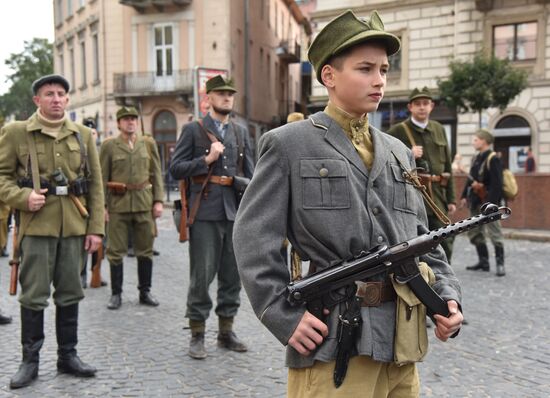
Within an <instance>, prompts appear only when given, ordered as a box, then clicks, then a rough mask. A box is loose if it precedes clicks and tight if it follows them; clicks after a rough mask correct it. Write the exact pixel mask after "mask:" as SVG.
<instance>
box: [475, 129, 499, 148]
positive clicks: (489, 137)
mask: <svg viewBox="0 0 550 398" xmlns="http://www.w3.org/2000/svg"><path fill="white" fill-rule="evenodd" d="M475 135H476V137H477V138H481V139H482V140H485V142H486V143H487V144H489V145H490V144H492V143H493V142H495V137H494V136H493V134H491V132H490V131H489V130H487V129H479V130H477V131H476V133H475Z"/></svg>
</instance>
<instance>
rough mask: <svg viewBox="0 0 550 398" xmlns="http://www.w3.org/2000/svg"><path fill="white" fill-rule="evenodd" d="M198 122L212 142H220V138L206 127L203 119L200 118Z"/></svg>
mask: <svg viewBox="0 0 550 398" xmlns="http://www.w3.org/2000/svg"><path fill="white" fill-rule="evenodd" d="M197 123H198V124H199V126H200V128H201V130H202V132H203V133H204V134H206V136H207V137H208V139H209V140H210V141H211V142H218V141H219V140H218V139H217V138H216V136H215V135H214V134H213V133H211V132H210V131H209V130H208V129H207V128H206V127H204V124H203V122H202V119H199V120H197Z"/></svg>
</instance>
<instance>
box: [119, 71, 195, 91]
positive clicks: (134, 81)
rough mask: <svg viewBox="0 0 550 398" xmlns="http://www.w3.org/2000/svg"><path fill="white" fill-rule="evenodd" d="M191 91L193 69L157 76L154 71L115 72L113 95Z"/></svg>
mask: <svg viewBox="0 0 550 398" xmlns="http://www.w3.org/2000/svg"><path fill="white" fill-rule="evenodd" d="M182 92H184V93H191V92H193V70H192V69H184V70H177V71H173V73H172V74H171V75H167V76H157V73H156V72H136V73H115V75H114V93H115V95H126V96H132V95H157V94H167V93H182Z"/></svg>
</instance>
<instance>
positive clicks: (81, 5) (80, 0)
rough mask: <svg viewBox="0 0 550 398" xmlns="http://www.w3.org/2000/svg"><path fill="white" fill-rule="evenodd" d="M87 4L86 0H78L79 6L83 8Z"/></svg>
mask: <svg viewBox="0 0 550 398" xmlns="http://www.w3.org/2000/svg"><path fill="white" fill-rule="evenodd" d="M85 5H86V0H78V7H79V8H82V7H84V6H85Z"/></svg>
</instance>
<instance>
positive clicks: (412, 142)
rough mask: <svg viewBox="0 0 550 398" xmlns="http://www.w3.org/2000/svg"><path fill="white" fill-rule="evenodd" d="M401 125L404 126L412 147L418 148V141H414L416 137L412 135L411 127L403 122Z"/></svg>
mask: <svg viewBox="0 0 550 398" xmlns="http://www.w3.org/2000/svg"><path fill="white" fill-rule="evenodd" d="M401 124H402V125H403V128H404V129H405V134H407V138H408V139H409V141H410V142H411V145H412V146H416V141H415V140H414V137H413V135H412V131H411V128H410V127H409V125H408V124H407V123H405V122H401Z"/></svg>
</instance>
